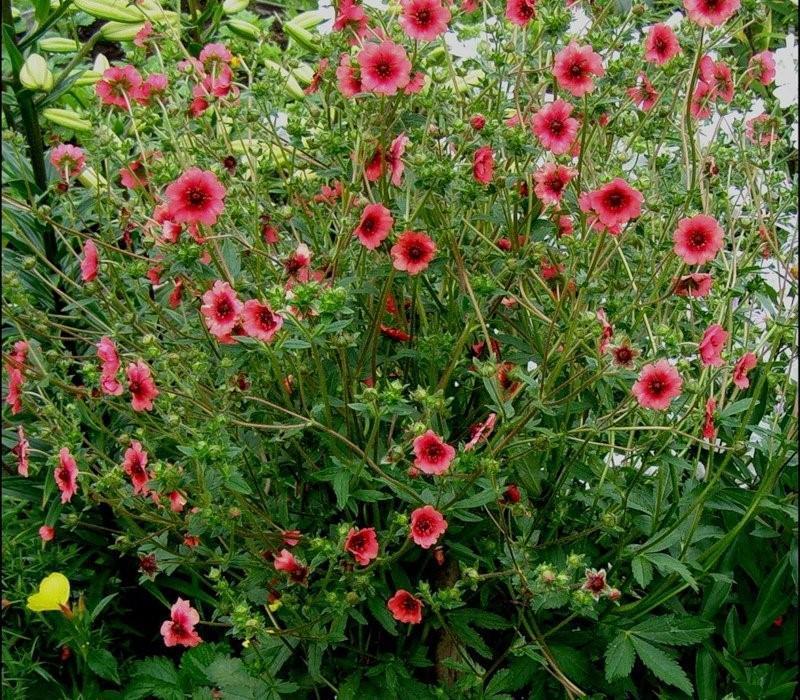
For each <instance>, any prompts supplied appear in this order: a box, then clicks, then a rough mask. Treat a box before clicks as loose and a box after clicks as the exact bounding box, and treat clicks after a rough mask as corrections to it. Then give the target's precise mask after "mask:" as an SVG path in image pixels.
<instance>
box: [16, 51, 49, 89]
mask: <svg viewBox="0 0 800 700" xmlns="http://www.w3.org/2000/svg"><path fill="white" fill-rule="evenodd" d="M19 81H20V82H21V83H22V85H23V86H24V87H26V88H28V90H36V91H40V92H50V90H52V89H53V74H52V72H51V71H50V67H49V66H48V65H47V61H46V60H45V59H44V58H43V57H42V56H40V55H39V54H38V53H32V54H31V55H30V56H28V58H27V59H26V60H25V63H24V65H23V66H22V68H21V69H20V71H19Z"/></svg>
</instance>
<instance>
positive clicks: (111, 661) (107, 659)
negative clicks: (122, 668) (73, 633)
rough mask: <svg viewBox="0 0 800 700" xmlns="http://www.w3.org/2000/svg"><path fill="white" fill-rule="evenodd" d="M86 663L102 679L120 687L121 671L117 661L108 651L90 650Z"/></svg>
mask: <svg viewBox="0 0 800 700" xmlns="http://www.w3.org/2000/svg"><path fill="white" fill-rule="evenodd" d="M86 663H88V664H89V668H90V669H92V671H94V672H95V673H96V674H97V675H98V676H100V678H105V679H106V680H107V681H113V682H114V683H116V684H117V685H119V671H118V669H117V660H116V659H115V658H114V655H113V654H112V653H111V652H110V651H108V650H107V649H90V650H89V653H88V654H87V656H86Z"/></svg>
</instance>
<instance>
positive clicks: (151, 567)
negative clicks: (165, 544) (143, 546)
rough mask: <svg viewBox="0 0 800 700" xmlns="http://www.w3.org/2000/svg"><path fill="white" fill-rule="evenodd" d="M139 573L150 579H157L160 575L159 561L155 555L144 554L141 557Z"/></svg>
mask: <svg viewBox="0 0 800 700" xmlns="http://www.w3.org/2000/svg"><path fill="white" fill-rule="evenodd" d="M139 571H141V572H142V573H143V574H144V575H145V576H147V577H148V578H149V579H153V578H155V575H156V574H157V573H158V560H157V559H156V555H155V554H143V555H142V556H140V557H139Z"/></svg>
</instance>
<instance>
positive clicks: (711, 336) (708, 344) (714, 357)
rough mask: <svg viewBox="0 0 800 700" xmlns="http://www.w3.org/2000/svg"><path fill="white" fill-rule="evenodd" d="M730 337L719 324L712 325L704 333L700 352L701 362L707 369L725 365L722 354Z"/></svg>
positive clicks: (699, 347) (699, 348)
mask: <svg viewBox="0 0 800 700" xmlns="http://www.w3.org/2000/svg"><path fill="white" fill-rule="evenodd" d="M728 335H729V334H728V333H727V332H726V331H725V330H724V329H723V328H722V326H720V325H719V324H718V323H714V324H712V325H710V326H709V327H708V328H707V329H706V332H705V333H703V339H702V340H701V341H700V345H699V346H698V350H699V351H700V360H701V361H702V363H703V364H704V365H705V366H706V367H709V366H711V367H719V366H720V365H722V364H723V360H722V358H721V357H720V353H721V352H722V348H724V347H725V342H726V341H727V340H728Z"/></svg>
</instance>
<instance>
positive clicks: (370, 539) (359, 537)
mask: <svg viewBox="0 0 800 700" xmlns="http://www.w3.org/2000/svg"><path fill="white" fill-rule="evenodd" d="M344 550H345V551H346V552H350V554H352V555H353V557H354V558H355V560H356V562H357V563H359V564H361V566H367V564H369V563H370V562H371V561H372V560H373V559H375V558H376V557H377V556H378V538H377V536H376V535H375V528H374V527H365V528H362V529H361V530H356V529H355V528H353V529H351V530H350V532H349V533H348V534H347V539H346V540H345V543H344Z"/></svg>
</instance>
